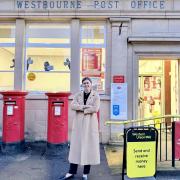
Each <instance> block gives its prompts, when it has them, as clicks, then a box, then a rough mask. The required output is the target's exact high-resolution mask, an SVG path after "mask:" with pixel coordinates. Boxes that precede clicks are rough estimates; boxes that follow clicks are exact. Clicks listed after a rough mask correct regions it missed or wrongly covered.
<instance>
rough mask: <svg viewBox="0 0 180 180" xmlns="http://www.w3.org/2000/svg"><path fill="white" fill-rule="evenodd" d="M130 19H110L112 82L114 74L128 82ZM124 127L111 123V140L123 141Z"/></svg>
mask: <svg viewBox="0 0 180 180" xmlns="http://www.w3.org/2000/svg"><path fill="white" fill-rule="evenodd" d="M129 21H130V19H129V18H111V19H110V22H111V27H112V60H111V82H113V76H114V75H122V76H124V78H125V83H128V71H129V70H128V44H127V38H128V33H129V32H128V25H129ZM128 88H129V87H128ZM128 104H129V103H128ZM123 129H124V126H119V125H111V141H113V142H115V141H123V138H122V136H121V134H122V133H123Z"/></svg>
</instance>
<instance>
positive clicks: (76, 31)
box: [70, 19, 80, 93]
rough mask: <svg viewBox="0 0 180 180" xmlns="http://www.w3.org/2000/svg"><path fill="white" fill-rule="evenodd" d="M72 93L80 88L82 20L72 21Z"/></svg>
mask: <svg viewBox="0 0 180 180" xmlns="http://www.w3.org/2000/svg"><path fill="white" fill-rule="evenodd" d="M70 79H71V83H70V85H71V93H76V92H78V91H79V90H80V20H79V19H72V21H71V78H70Z"/></svg>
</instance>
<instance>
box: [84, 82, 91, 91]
mask: <svg viewBox="0 0 180 180" xmlns="http://www.w3.org/2000/svg"><path fill="white" fill-rule="evenodd" d="M83 87H84V91H85V92H90V91H91V88H92V84H91V82H90V81H89V80H85V81H83Z"/></svg>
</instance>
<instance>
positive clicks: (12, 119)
mask: <svg viewBox="0 0 180 180" xmlns="http://www.w3.org/2000/svg"><path fill="white" fill-rule="evenodd" d="M0 94H2V95H3V102H4V103H3V134H2V150H3V152H9V153H11V152H13V153H16V152H21V151H23V150H24V143H25V142H24V117H25V96H26V95H27V94H28V93H27V92H21V91H4V92H0Z"/></svg>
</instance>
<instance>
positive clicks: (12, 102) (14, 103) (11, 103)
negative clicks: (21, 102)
mask: <svg viewBox="0 0 180 180" xmlns="http://www.w3.org/2000/svg"><path fill="white" fill-rule="evenodd" d="M5 104H7V105H16V101H5Z"/></svg>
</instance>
